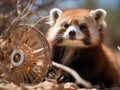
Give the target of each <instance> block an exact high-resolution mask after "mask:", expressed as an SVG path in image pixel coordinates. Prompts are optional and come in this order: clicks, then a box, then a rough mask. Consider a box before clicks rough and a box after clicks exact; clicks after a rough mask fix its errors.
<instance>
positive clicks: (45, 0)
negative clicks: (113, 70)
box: [0, 0, 120, 51]
mask: <svg viewBox="0 0 120 90" xmlns="http://www.w3.org/2000/svg"><path fill="white" fill-rule="evenodd" d="M16 3H17V0H0V35H1V34H2V33H3V32H4V31H5V30H6V28H7V27H8V26H9V25H10V23H11V21H12V20H14V18H15V17H16V16H17V13H16ZM27 3H28V0H21V6H22V7H21V9H23V8H24V7H25V6H26V4H27ZM52 8H60V9H64V8H89V9H97V8H103V9H104V10H106V11H107V18H106V22H107V25H108V28H107V30H106V31H105V43H106V44H107V45H109V46H110V47H111V48H112V49H114V50H116V51H117V50H118V49H117V46H119V45H120V0H35V2H34V6H33V8H32V10H31V12H30V14H29V15H28V16H27V17H26V22H27V23H35V22H36V21H37V20H38V19H39V18H41V17H43V16H46V15H48V14H49V11H50V10H51V9H52Z"/></svg>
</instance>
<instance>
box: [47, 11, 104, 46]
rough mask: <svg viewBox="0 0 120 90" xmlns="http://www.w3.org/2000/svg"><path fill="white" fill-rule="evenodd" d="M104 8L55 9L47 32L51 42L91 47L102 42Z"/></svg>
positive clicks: (51, 14) (51, 13)
mask: <svg viewBox="0 0 120 90" xmlns="http://www.w3.org/2000/svg"><path fill="white" fill-rule="evenodd" d="M105 16H106V12H105V11H104V10H102V9H97V10H86V9H66V10H63V11H61V10H59V9H53V10H51V12H50V21H49V22H48V23H49V24H50V25H51V28H50V30H49V32H48V33H47V39H48V41H49V42H50V43H52V44H54V45H60V46H70V47H91V46H95V45H98V44H100V43H101V42H102V38H103V28H104V23H105V22H104V18H105Z"/></svg>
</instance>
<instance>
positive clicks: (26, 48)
mask: <svg viewBox="0 0 120 90" xmlns="http://www.w3.org/2000/svg"><path fill="white" fill-rule="evenodd" d="M4 37H7V39H8V40H9V42H7V43H6V45H5V49H6V48H7V49H6V50H4V48H3V49H2V52H3V53H4V60H2V62H1V65H0V68H1V70H2V72H3V74H4V77H5V78H6V79H7V80H9V81H12V82H14V83H15V84H20V83H27V84H34V83H38V82H40V81H41V80H43V79H44V77H45V76H46V73H47V71H48V68H49V65H50V63H51V61H50V56H51V55H50V49H49V45H48V43H47V41H46V39H45V37H44V36H43V35H42V34H41V33H40V32H39V31H38V30H37V29H36V28H34V27H32V26H29V25H19V26H17V27H15V28H13V27H12V28H10V30H8V32H7V33H6V34H5V35H4ZM4 37H3V38H4ZM3 67H4V68H3Z"/></svg>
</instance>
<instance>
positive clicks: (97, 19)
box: [46, 8, 119, 87]
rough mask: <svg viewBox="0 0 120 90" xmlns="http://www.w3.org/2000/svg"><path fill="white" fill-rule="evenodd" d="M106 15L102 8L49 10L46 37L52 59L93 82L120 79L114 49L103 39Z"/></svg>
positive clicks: (108, 82)
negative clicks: (106, 44)
mask: <svg viewBox="0 0 120 90" xmlns="http://www.w3.org/2000/svg"><path fill="white" fill-rule="evenodd" d="M105 17H106V11H105V10H103V9H96V10H88V9H64V10H60V9H57V8H54V9H52V10H51V11H50V17H49V21H48V22H47V23H48V24H49V25H50V29H49V30H48V32H47V34H46V37H47V40H48V42H49V44H50V46H51V49H52V60H53V61H55V62H58V63H62V64H65V65H67V66H68V67H70V68H72V69H74V70H75V71H76V72H78V73H79V75H81V76H82V78H84V79H85V80H88V81H90V82H91V83H92V84H93V85H96V84H97V83H99V82H100V83H103V84H104V85H105V86H106V87H110V86H111V85H113V84H116V85H117V84H118V83H119V72H118V64H117V61H116V59H115V57H114V55H113V53H112V52H111V51H110V49H109V48H108V47H106V46H105V44H104V43H103V39H104V29H105V27H106V22H105ZM69 53H71V54H70V55H69V57H68V58H66V59H64V57H65V56H66V55H67V54H69ZM64 60H65V61H64ZM69 79H70V81H72V79H71V78H69Z"/></svg>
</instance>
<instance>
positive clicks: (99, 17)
mask: <svg viewBox="0 0 120 90" xmlns="http://www.w3.org/2000/svg"><path fill="white" fill-rule="evenodd" d="M106 14H107V13H106V11H105V10H103V9H96V10H91V12H90V15H91V16H92V17H93V18H94V19H95V20H96V22H97V23H98V24H103V23H104V19H105V17H106Z"/></svg>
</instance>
